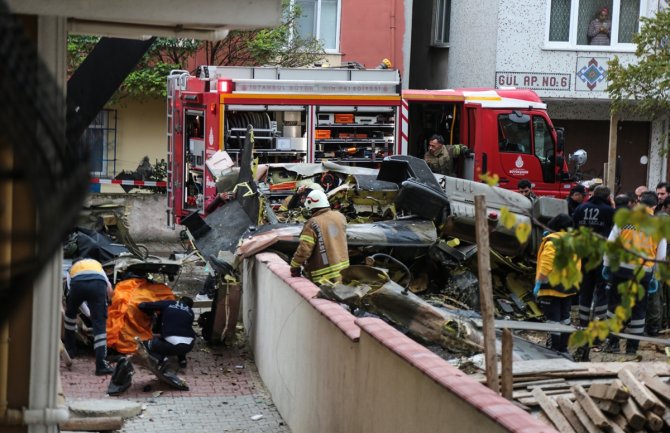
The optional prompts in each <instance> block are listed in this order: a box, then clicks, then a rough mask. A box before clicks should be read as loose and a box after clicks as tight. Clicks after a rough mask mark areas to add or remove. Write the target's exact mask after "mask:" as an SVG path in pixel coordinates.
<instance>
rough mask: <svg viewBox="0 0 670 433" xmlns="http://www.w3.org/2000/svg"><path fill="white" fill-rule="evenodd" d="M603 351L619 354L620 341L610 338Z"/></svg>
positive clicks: (606, 341)
mask: <svg viewBox="0 0 670 433" xmlns="http://www.w3.org/2000/svg"><path fill="white" fill-rule="evenodd" d="M602 351H603V352H605V353H619V352H620V349H619V340H612V339H611V338H608V339H607V340H605V344H603V347H602Z"/></svg>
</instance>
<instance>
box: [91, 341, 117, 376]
mask: <svg viewBox="0 0 670 433" xmlns="http://www.w3.org/2000/svg"><path fill="white" fill-rule="evenodd" d="M106 358H107V346H100V347H96V348H95V375H96V376H104V375H106V374H112V373H113V372H114V369H113V368H112V367H111V366H110V365H109V363H108V362H107V360H106Z"/></svg>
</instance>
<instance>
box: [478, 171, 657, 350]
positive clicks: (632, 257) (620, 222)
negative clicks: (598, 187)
mask: <svg viewBox="0 0 670 433" xmlns="http://www.w3.org/2000/svg"><path fill="white" fill-rule="evenodd" d="M481 179H482V181H483V182H485V183H487V184H488V185H490V186H496V184H497V179H495V176H490V175H488V174H485V175H482V176H481ZM517 212H519V210H518V209H517ZM525 216H528V217H529V218H530V220H531V221H532V224H533V225H537V224H539V222H538V221H535V220H534V219H533V218H532V215H528V214H526V215H525ZM500 221H501V223H502V224H503V225H504V226H505V227H506V228H508V229H511V228H512V227H514V226H515V225H516V228H515V234H516V237H517V240H518V241H519V242H520V243H521V244H524V243H526V241H527V240H528V233H530V231H531V227H530V226H528V225H527V224H525V223H521V224H517V218H516V215H515V214H514V213H512V212H511V211H510V209H509V208H507V207H503V208H502V209H501V212H500ZM614 224H616V225H617V226H618V227H625V226H629V225H632V226H635V227H637V230H639V232H641V233H643V234H645V235H647V236H649V237H650V238H651V239H652V241H653V242H656V243H658V242H659V241H660V240H661V239H670V216H666V215H663V216H653V215H650V214H649V213H648V211H647V209H646V208H645V207H643V206H639V207H637V208H635V209H633V210H629V209H620V210H618V211H617V212H616V213H615V216H614ZM522 226H527V227H522ZM542 227H543V229H547V227H545V226H542ZM547 230H548V229H547ZM551 242H553V243H554V246H555V249H556V255H555V258H554V264H553V269H552V272H551V273H550V274H549V275H548V279H549V284H550V285H552V286H557V285H559V284H560V285H563V286H564V287H572V286H574V285H576V284H579V283H580V282H581V281H582V278H583V274H584V273H585V272H588V271H591V270H593V269H596V268H597V267H599V266H600V265H601V264H602V262H603V257H604V256H605V255H607V256H608V259H609V264H610V266H611V268H612V270H613V271H614V272H616V270H617V269H619V267H620V266H621V264H622V263H634V262H636V261H637V262H639V263H640V264H639V266H638V267H637V268H636V269H634V271H633V279H631V280H629V281H625V282H623V283H621V284H619V285H618V287H616V288H611V289H610V290H617V291H618V293H619V294H620V295H621V304H620V305H619V306H617V308H616V309H615V311H614V315H613V316H612V317H609V318H607V319H605V320H593V321H591V322H590V323H589V325H588V326H587V327H586V328H585V329H583V330H578V331H576V332H574V333H573V334H572V335H571V336H570V342H569V345H570V346H572V347H579V346H583V345H585V344H589V345H593V344H594V342H595V341H596V340H601V341H602V340H604V339H605V338H606V337H607V336H608V335H609V334H610V333H611V332H620V331H621V330H622V328H623V326H624V324H625V323H626V321H627V320H628V319H629V318H630V317H631V314H632V309H633V307H634V306H635V305H636V303H637V302H639V301H640V300H642V299H643V298H644V296H645V291H646V288H645V287H644V286H643V285H642V284H641V280H642V278H643V277H644V275H645V270H644V267H643V266H644V264H645V263H648V262H653V263H654V264H655V266H654V269H655V270H654V274H655V275H654V278H656V279H658V280H659V281H663V282H665V283H666V284H670V262H668V261H667V260H662V261H659V260H656V258H655V257H646V256H645V255H644V253H643V252H642V251H640V250H638V249H635V248H631V247H628V246H626V245H624V244H623V242H622V240H621V238H617V239H614V240H613V241H608V240H607V239H606V238H604V237H603V236H600V235H599V234H597V233H595V232H593V231H592V230H591V229H590V228H587V227H579V228H578V229H571V230H569V231H568V232H567V233H566V234H565V235H564V236H561V237H558V238H554V239H552V240H551ZM575 257H577V258H578V259H579V260H581V263H582V264H583V267H580V266H577V262H578V261H577V260H575Z"/></svg>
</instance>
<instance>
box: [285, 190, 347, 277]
mask: <svg viewBox="0 0 670 433" xmlns="http://www.w3.org/2000/svg"><path fill="white" fill-rule="evenodd" d="M305 207H306V208H307V209H309V210H310V211H311V212H312V217H311V218H310V219H308V220H307V221H306V222H305V225H304V226H303V228H302V231H301V232H300V243H299V244H298V249H297V250H296V251H295V254H293V258H292V259H291V275H292V276H294V277H298V276H300V273H301V268H300V267H301V266H304V268H305V274H306V276H307V277H308V278H309V279H310V280H312V281H313V282H314V283H319V282H321V281H323V280H330V281H333V282H336V281H337V282H339V281H341V280H342V276H341V275H340V271H342V270H343V269H346V268H348V267H349V248H348V245H347V232H346V225H347V220H346V218H345V217H344V215H342V214H341V213H340V212H338V211H334V210H331V209H330V203H329V202H328V197H327V196H326V193H324V192H323V191H319V190H313V191H312V192H310V193H309V194H308V195H307V199H306V200H305Z"/></svg>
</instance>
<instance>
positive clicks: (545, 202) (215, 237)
mask: <svg viewBox="0 0 670 433" xmlns="http://www.w3.org/2000/svg"><path fill="white" fill-rule="evenodd" d="M250 149H251V147H250V146H246V147H245V151H244V152H243V153H242V160H241V161H240V164H239V167H240V168H239V169H228V170H227V171H226V172H223V173H222V174H221V176H220V177H219V180H218V182H217V191H219V192H223V191H227V192H231V193H233V194H231V196H233V199H232V200H231V201H229V202H227V203H225V204H223V205H222V206H220V207H218V208H215V209H213V211H212V212H211V213H210V214H208V215H207V216H206V217H204V218H203V217H202V216H201V215H200V214H197V213H194V214H191V215H189V216H188V217H186V218H184V219H182V224H184V225H185V226H186V227H187V228H188V230H189V233H190V234H191V236H192V237H193V240H194V243H195V245H196V247H197V248H198V250H199V251H200V252H201V253H202V255H203V256H204V257H206V258H208V260H209V262H210V265H212V268H214V269H216V270H217V273H219V274H221V275H222V277H221V278H218V281H221V282H224V281H228V283H229V282H230V281H231V278H232V277H234V278H237V275H239V274H238V272H237V271H236V269H237V268H238V266H239V264H240V263H241V262H242V260H243V259H244V258H247V257H250V256H253V255H254V254H257V253H259V252H261V251H272V252H275V253H276V254H278V255H279V256H280V257H282V258H283V259H284V260H286V261H287V262H288V260H289V259H290V257H291V255H292V254H293V252H294V251H295V249H296V247H297V245H298V241H299V240H298V238H299V234H300V231H301V230H302V226H303V223H304V221H305V220H306V219H307V218H309V215H308V214H307V213H306V212H305V209H304V208H303V207H302V206H301V204H300V200H296V198H297V197H298V192H299V191H300V190H302V188H301V187H303V188H315V187H318V188H323V190H324V191H325V192H326V194H327V195H328V197H329V200H330V203H331V206H332V207H333V208H335V209H337V210H339V211H340V212H342V213H343V214H344V215H345V216H346V217H347V222H348V225H347V240H348V245H349V254H350V262H351V264H352V266H351V267H350V268H349V269H348V270H347V271H345V272H344V273H343V282H342V283H341V284H338V285H328V284H326V285H322V286H321V296H323V297H324V298H328V299H331V300H333V301H335V302H338V303H340V304H341V305H342V306H343V307H344V308H347V309H349V310H350V311H351V312H352V313H353V314H355V315H360V316H362V315H375V316H378V317H381V318H382V319H384V320H386V321H387V322H389V323H391V324H393V325H394V326H396V327H397V328H399V329H400V330H402V331H403V332H406V333H407V334H408V335H409V336H410V337H412V338H414V339H415V340H417V341H420V342H421V343H423V344H425V345H426V346H428V347H432V348H435V351H437V352H438V353H440V354H441V355H442V356H443V357H446V358H456V357H462V356H471V355H474V354H477V353H480V352H482V341H483V336H482V330H481V321H480V320H479V307H480V306H479V282H478V278H477V269H476V266H477V260H476V256H477V246H476V239H475V227H474V224H475V206H474V197H475V196H476V195H480V194H481V195H484V196H485V197H486V204H487V217H488V221H489V236H490V245H491V266H492V280H493V287H494V293H493V297H494V302H495V315H496V318H498V319H506V320H508V321H509V320H510V319H511V320H514V321H526V320H535V321H537V320H541V319H542V313H541V312H540V310H539V308H538V307H537V305H536V304H535V302H534V299H533V296H532V290H531V288H532V279H533V276H534V272H535V256H536V251H537V248H538V246H539V244H540V242H541V239H542V228H541V227H540V226H538V225H536V224H532V225H531V224H530V223H531V220H532V221H534V222H540V223H546V222H547V221H548V220H549V219H551V218H552V217H553V216H555V215H557V214H559V213H561V212H566V210H567V209H566V204H565V201H564V200H560V199H554V198H550V197H540V198H539V199H537V200H535V201H533V202H531V201H530V200H529V199H528V198H526V197H525V196H523V195H521V194H518V193H516V192H513V191H509V190H505V189H502V188H498V187H491V186H488V185H486V184H484V183H478V182H473V181H469V180H465V179H459V178H455V177H449V176H443V175H436V174H434V173H432V172H431V171H430V169H429V168H428V166H427V165H426V163H425V162H424V161H423V160H421V159H418V158H415V157H411V156H391V157H387V158H385V159H384V160H383V161H382V162H381V164H380V167H379V169H372V168H365V167H353V166H348V165H343V164H336V163H333V162H328V161H324V162H322V163H317V164H300V163H295V164H267V165H258V166H257V167H254V164H253V163H252V159H251V154H252V153H251V151H250ZM252 167H253V168H252ZM503 207H505V208H507V209H509V211H510V212H512V213H514V214H515V216H516V223H515V224H516V225H518V224H522V223H525V224H528V225H531V226H532V227H533V229H532V231H531V235H530V236H529V237H528V240H527V241H526V242H524V243H521V242H520V241H519V240H518V239H517V237H516V235H515V226H513V227H511V228H507V227H505V226H504V225H503V224H502V223H501V222H500V215H501V211H502V209H503ZM224 276H225V278H226V279H224ZM524 323H527V322H524ZM538 325H540V324H538ZM520 328H523V326H521V327H520ZM514 357H515V358H516V359H552V358H561V357H562V355H561V354H559V353H557V352H553V351H551V350H549V349H547V348H545V347H543V346H540V345H537V344H534V343H532V342H530V341H527V340H525V339H523V338H520V337H515V343H514Z"/></svg>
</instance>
